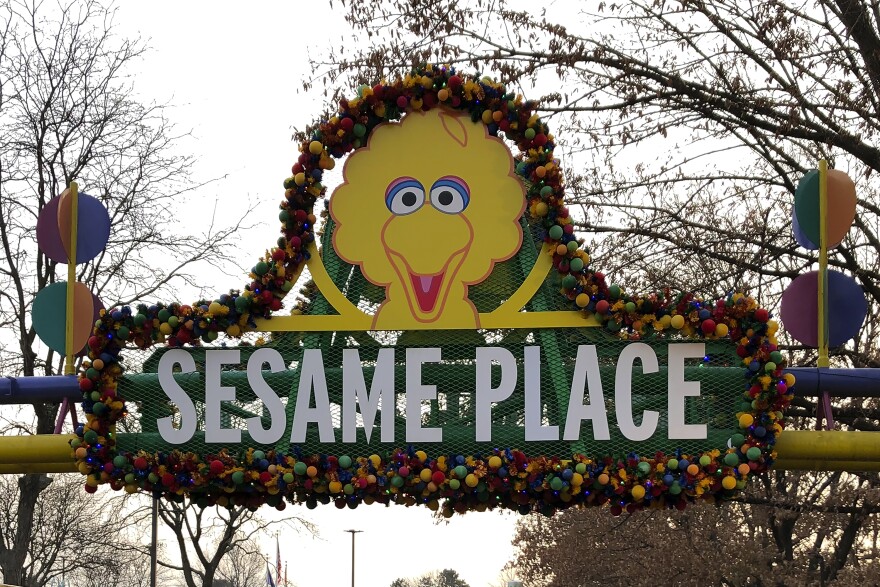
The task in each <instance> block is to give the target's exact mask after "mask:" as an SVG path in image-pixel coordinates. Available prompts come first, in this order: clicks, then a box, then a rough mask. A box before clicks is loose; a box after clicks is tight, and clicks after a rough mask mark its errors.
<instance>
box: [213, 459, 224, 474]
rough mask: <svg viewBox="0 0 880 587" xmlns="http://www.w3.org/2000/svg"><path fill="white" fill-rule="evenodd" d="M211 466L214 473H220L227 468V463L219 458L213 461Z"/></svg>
mask: <svg viewBox="0 0 880 587" xmlns="http://www.w3.org/2000/svg"><path fill="white" fill-rule="evenodd" d="M210 467H211V474H212V475H220V474H221V473H223V471H225V470H226V465H224V464H223V461H218V460H214V461H211V465H210Z"/></svg>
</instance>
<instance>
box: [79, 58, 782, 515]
mask: <svg viewBox="0 0 880 587" xmlns="http://www.w3.org/2000/svg"><path fill="white" fill-rule="evenodd" d="M307 135H308V136H306V137H305V139H304V140H303V141H302V143H301V155H300V157H299V159H298V160H297V162H296V163H295V164H294V166H293V168H292V175H291V177H290V178H289V179H288V180H287V181H285V198H284V201H283V202H282V204H281V212H280V214H279V219H280V221H281V224H282V227H281V228H282V234H281V236H280V237H279V238H278V240H277V242H276V245H275V246H274V247H273V248H272V249H271V250H269V251H268V252H267V254H266V255H265V256H264V257H262V258H261V259H260V260H259V261H258V262H257V263H256V264H255V265H254V267H253V268H252V271H251V273H250V275H249V282H248V283H247V284H246V286H245V288H244V289H243V290H240V291H232V292H229V293H228V294H223V295H221V296H218V297H217V298H216V299H215V300H213V301H206V300H203V301H199V302H197V303H195V304H191V305H184V304H179V303H168V304H165V303H156V304H152V305H147V304H141V305H138V306H136V307H134V308H132V307H124V308H116V309H113V310H109V311H106V312H104V313H103V314H102V316H101V318H100V319H99V321H98V322H97V324H96V327H95V330H94V332H93V335H92V337H91V338H90V339H89V344H88V347H89V361H88V362H87V363H86V364H85V366H84V370H83V373H82V375H81V380H80V381H81V387H82V389H83V391H84V402H83V407H84V410H85V411H86V414H87V419H88V421H87V423H86V425H84V426H83V427H82V428H81V429H80V430H79V431H78V437H77V439H76V440H74V441H73V443H72V444H73V448H74V453H75V456H76V458H77V461H78V463H79V467H80V470H81V471H82V472H83V473H84V474H85V475H86V487H87V489H89V490H94V488H95V487H96V486H97V485H98V484H100V483H110V484H111V485H112V486H114V487H116V488H119V489H122V488H125V489H126V490H127V491H137V490H141V489H142V490H148V491H152V492H154V493H157V494H163V495H166V496H168V497H169V498H170V499H182V498H183V497H185V496H188V497H190V498H192V499H195V500H196V501H197V502H198V503H200V504H201V505H209V504H221V505H230V504H247V505H249V506H253V507H256V506H257V505H259V504H262V503H269V504H270V505H273V506H275V507H279V508H283V507H284V504H285V503H286V502H290V501H292V502H303V503H306V504H307V505H309V506H315V505H317V504H318V503H320V502H324V503H329V502H330V501H334V502H335V503H336V505H337V506H338V507H357V506H359V505H360V504H362V503H373V502H380V503H391V502H397V503H404V504H407V505H414V504H424V505H427V506H429V507H431V508H435V509H437V508H441V507H442V508H443V512H444V514H446V515H451V514H452V513H453V512H455V511H459V512H464V511H467V510H471V509H477V510H480V509H488V508H494V507H506V508H510V509H516V510H518V511H521V512H523V513H526V512H529V511H534V510H539V511H543V512H544V513H551V512H553V511H555V510H557V509H559V508H565V507H569V506H571V505H576V504H581V505H603V504H608V505H610V506H611V510H612V512H614V513H619V512H620V511H621V510H622V509H623V508H627V509H630V510H634V509H639V508H642V507H647V506H650V505H654V504H656V505H663V506H669V507H672V506H674V507H684V505H685V504H686V503H687V502H688V501H691V500H693V499H699V498H705V497H712V498H715V497H718V498H729V497H732V496H734V495H736V494H737V492H738V491H740V490H742V488H743V487H745V484H746V482H747V480H748V478H749V477H750V476H751V475H753V474H754V473H755V472H759V471H762V470H765V469H766V468H767V467H768V466H769V465H770V464H771V463H772V461H773V446H774V443H775V440H776V438H777V436H778V434H779V433H780V431H781V430H782V423H781V418H782V414H781V410H782V409H783V408H784V407H785V405H786V404H787V402H788V400H789V399H790V397H791V395H790V393H791V392H790V387H791V385H792V384H793V383H794V381H793V378H791V376H789V375H785V376H783V372H782V369H783V367H784V360H783V357H782V355H781V353H780V352H779V351H778V349H777V348H776V340H775V333H776V330H777V328H778V325H777V324H776V323H775V321H773V320H771V316H770V315H769V313H768V312H767V311H766V310H763V309H761V308H759V307H758V305H757V303H756V302H755V301H754V300H753V299H751V298H749V297H748V296H746V295H743V294H740V293H731V294H729V295H727V296H725V297H723V298H721V299H718V300H705V299H701V298H699V297H698V296H696V295H695V294H693V293H689V292H682V293H673V292H670V291H662V292H654V293H649V294H647V295H634V294H630V293H628V292H627V291H625V290H624V289H623V288H621V287H619V286H617V285H615V284H613V283H609V282H608V281H606V277H605V276H604V275H603V274H602V273H601V272H600V271H597V270H596V269H594V268H593V267H592V260H591V258H590V254H589V252H588V251H587V250H586V249H585V248H584V247H583V241H582V240H580V239H579V238H578V236H577V235H576V233H575V230H574V222H573V220H572V218H571V216H570V214H569V212H568V209H567V208H566V207H565V205H564V185H563V173H562V170H561V168H560V166H559V161H558V160H557V159H556V158H555V157H554V149H555V144H554V139H553V136H552V134H551V133H550V131H549V128H548V127H547V125H546V124H544V123H543V121H542V120H541V119H540V117H539V115H538V114H537V104H535V103H533V102H526V101H524V100H523V99H522V98H520V97H518V96H515V95H514V94H511V93H508V92H507V91H506V90H505V89H504V88H503V87H502V86H501V85H499V84H497V83H495V82H492V81H491V80H487V79H476V78H473V77H468V76H464V75H461V74H460V73H458V72H456V71H455V70H454V69H449V68H424V69H422V70H420V71H419V72H417V73H413V74H410V75H409V76H405V77H403V78H401V79H398V80H396V81H394V82H390V83H383V84H378V85H376V86H374V87H367V86H363V87H361V88H360V89H359V93H358V96H357V97H356V98H353V99H351V100H344V101H342V102H341V104H340V109H339V111H338V113H336V114H335V115H334V116H333V117H332V118H330V119H329V120H325V121H321V122H319V123H317V124H316V125H314V126H313V127H311V128H310V129H309V131H308V133H307ZM509 145H514V146H515V147H516V149H517V154H515V155H514V154H513V153H512V152H511V150H510V147H509ZM336 161H344V165H343V168H342V170H341V171H342V173H341V175H342V179H341V182H340V184H339V185H338V187H337V188H336V189H335V190H334V191H333V192H332V194H331V195H329V199H327V200H326V208H325V210H324V211H323V212H320V211H318V212H317V213H316V210H315V203H316V202H317V201H318V199H319V198H321V197H322V196H325V197H326V196H327V194H328V193H329V192H328V191H327V188H326V187H325V186H324V184H323V181H324V175H325V173H326V172H328V171H329V170H331V169H333V168H334V167H335V165H336ZM303 283H305V285H304V286H303V285H301V284H303ZM298 284H300V285H298ZM291 302H292V303H291ZM285 306H286V307H285ZM248 331H258V332H263V333H268V334H267V335H263V336H262V337H261V338H260V339H258V340H256V341H254V338H253V336H254V335H250V336H251V338H250V339H245V340H244V341H243V342H241V343H240V344H237V345H236V344H234V341H235V340H236V339H238V338H239V337H241V336H242V334H243V333H246V332H248ZM154 347H155V348H154ZM135 348H139V349H143V351H142V352H143V353H150V354H137V353H135V354H134V355H133V356H132V353H133V349H135ZM124 353H125V354H127V355H128V358H127V363H126V362H125V361H124V360H123V354H124ZM127 365H131V366H132V368H130V367H128V366H127ZM120 422H124V423H125V424H126V426H125V428H128V429H129V430H136V431H137V433H129V434H125V433H122V432H121V430H122V429H123V427H120V426H118V424H119V423H120ZM116 431H120V432H119V433H117V432H116Z"/></svg>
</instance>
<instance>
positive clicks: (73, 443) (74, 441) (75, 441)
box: [70, 438, 82, 448]
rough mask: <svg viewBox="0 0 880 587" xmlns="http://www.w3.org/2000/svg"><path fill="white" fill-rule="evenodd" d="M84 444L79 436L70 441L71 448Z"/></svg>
mask: <svg viewBox="0 0 880 587" xmlns="http://www.w3.org/2000/svg"><path fill="white" fill-rule="evenodd" d="M81 444H82V441H81V440H80V439H79V438H74V439H73V440H71V441H70V448H79V446H80V445H81Z"/></svg>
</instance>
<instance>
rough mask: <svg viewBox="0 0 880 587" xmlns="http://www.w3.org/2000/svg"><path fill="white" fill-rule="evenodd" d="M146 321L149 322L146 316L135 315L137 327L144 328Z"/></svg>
mask: <svg viewBox="0 0 880 587" xmlns="http://www.w3.org/2000/svg"><path fill="white" fill-rule="evenodd" d="M146 321H147V317H146V316H144V315H143V314H135V315H134V324H135V326H143V325H144V323H145V322H146Z"/></svg>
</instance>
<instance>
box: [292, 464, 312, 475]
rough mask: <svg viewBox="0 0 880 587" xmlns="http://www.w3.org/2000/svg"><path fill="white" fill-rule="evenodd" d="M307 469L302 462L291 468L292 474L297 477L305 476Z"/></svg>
mask: <svg viewBox="0 0 880 587" xmlns="http://www.w3.org/2000/svg"><path fill="white" fill-rule="evenodd" d="M308 468H309V467H308V465H306V464H305V463H304V462H302V461H299V462H297V463H296V464H295V465H294V466H293V472H294V473H296V474H297V475H305V474H306V471H307V470H308Z"/></svg>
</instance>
